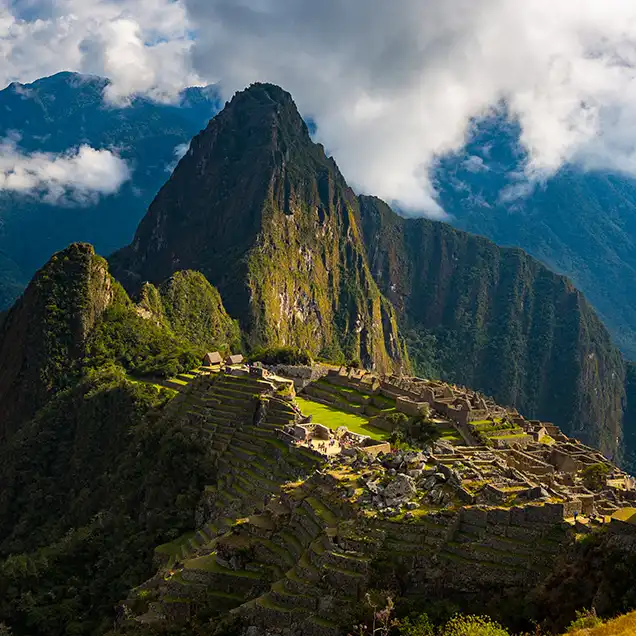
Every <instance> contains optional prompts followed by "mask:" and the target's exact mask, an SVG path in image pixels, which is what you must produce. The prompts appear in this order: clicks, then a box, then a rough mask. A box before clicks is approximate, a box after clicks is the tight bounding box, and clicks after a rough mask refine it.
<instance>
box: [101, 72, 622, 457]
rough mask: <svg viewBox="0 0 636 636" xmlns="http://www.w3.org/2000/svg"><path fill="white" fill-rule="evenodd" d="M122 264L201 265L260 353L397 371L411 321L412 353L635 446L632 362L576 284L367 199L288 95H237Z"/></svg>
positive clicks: (136, 275)
mask: <svg viewBox="0 0 636 636" xmlns="http://www.w3.org/2000/svg"><path fill="white" fill-rule="evenodd" d="M111 265H112V268H113V272H114V273H115V275H116V276H117V277H118V278H119V279H120V280H121V281H122V282H123V284H124V285H125V286H126V287H127V288H128V289H129V291H132V292H135V291H136V290H138V289H139V287H140V285H141V284H142V283H143V282H144V281H146V280H148V281H151V282H152V283H161V282H162V281H163V280H165V279H166V278H167V277H169V276H170V275H172V273H173V272H174V271H175V270H177V269H183V268H186V269H193V270H198V271H201V272H202V273H203V274H204V275H205V276H206V277H207V278H208V280H210V282H212V284H214V285H215V286H216V287H217V288H218V289H219V291H220V293H221V296H222V297H223V300H224V303H225V305H226V307H227V308H228V311H229V312H230V314H231V315H232V316H234V317H236V318H237V319H238V320H239V322H240V324H241V326H242V328H243V329H244V331H245V333H246V337H247V341H248V343H249V345H250V346H252V347H253V346H258V345H266V346H267V345H293V346H299V347H302V348H307V349H309V350H311V352H312V353H313V354H314V355H322V356H324V357H326V358H328V359H331V360H333V361H340V362H343V361H344V360H346V359H347V358H349V359H360V360H361V361H362V362H363V364H365V366H374V365H375V366H376V368H379V369H382V368H390V367H394V368H397V367H399V366H400V365H402V364H404V365H408V360H407V358H408V354H405V353H403V345H402V336H401V335H400V334H399V333H398V317H399V320H400V322H401V323H402V327H403V328H404V329H405V331H404V334H405V335H409V334H411V335H414V338H415V340H414V341H419V342H420V343H422V342H424V343H428V344H427V345H426V346H427V347H429V348H431V347H432V349H433V350H432V351H424V352H422V351H421V348H420V347H416V348H415V349H414V350H413V351H411V355H412V356H413V359H414V360H416V361H417V358H420V359H421V358H422V357H424V358H426V357H427V356H428V357H431V358H435V359H436V362H434V363H430V364H428V368H434V367H435V366H438V367H439V368H438V371H439V372H441V373H442V374H443V375H444V377H448V378H451V379H453V380H455V381H457V382H461V383H465V384H468V385H470V386H473V387H474V388H476V389H479V390H482V391H485V392H486V393H488V394H492V395H493V396H495V397H497V399H498V400H499V401H501V402H503V403H505V404H508V405H511V406H517V407H519V408H520V409H524V410H525V411H526V412H527V413H528V414H530V415H532V416H536V417H541V418H544V419H551V420H554V423H555V424H557V425H559V426H561V427H563V429H564V430H565V431H566V432H567V433H571V434H574V435H577V436H579V437H580V438H581V439H583V440H585V441H588V442H589V443H591V444H593V445H596V446H598V447H600V448H602V449H603V450H604V451H605V452H606V453H608V454H609V455H610V456H612V457H615V458H617V459H619V457H620V455H621V453H622V452H623V449H622V438H623V432H622V426H623V424H622V420H623V402H624V398H625V391H624V378H625V366H624V362H623V360H622V357H621V355H620V353H619V351H618V349H617V348H616V347H614V345H613V344H612V343H611V340H610V337H609V335H608V333H607V331H606V329H605V328H604V326H603V325H602V324H601V323H600V321H599V320H598V318H597V317H596V315H595V314H594V312H593V310H592V309H591V308H590V307H589V305H588V303H587V302H586V301H585V299H584V298H583V297H582V295H581V294H580V293H579V292H578V291H577V290H575V289H574V288H573V286H572V285H571V283H570V282H569V281H568V280H567V279H565V278H563V277H560V276H557V275H555V274H553V273H552V272H551V271H550V270H548V269H547V268H546V267H545V266H543V265H541V264H540V263H539V262H538V261H536V260H534V259H532V258H530V257H528V256H527V255H525V253H523V252H522V251H521V250H514V249H502V248H499V247H497V246H496V245H495V244H493V243H490V242H489V241H486V240H482V239H479V238H477V237H474V236H471V235H469V234H466V233H464V232H461V231H459V230H454V229H453V228H451V227H450V226H449V225H446V224H433V223H430V222H427V221H411V220H405V219H402V218H401V217H399V216H398V215H397V214H396V213H394V212H393V211H392V210H390V208H389V207H388V206H386V204H384V203H382V202H380V201H379V200H377V199H372V198H368V197H360V198H358V197H357V196H356V195H355V193H354V192H353V191H352V190H351V189H350V188H349V187H348V186H347V184H346V182H345V181H344V179H343V177H342V176H341V174H340V172H339V171H338V168H337V166H336V164H335V162H334V161H333V159H331V158H328V157H327V156H326V155H325V153H324V149H323V148H322V147H321V146H320V145H318V144H314V143H312V141H311V140H310V138H309V135H308V132H307V127H306V125H305V124H304V122H303V120H302V118H301V117H300V115H299V113H298V111H297V109H296V107H295V105H294V102H293V100H292V98H291V96H290V95H289V94H288V93H286V92H285V91H283V90H281V89H280V88H278V87H275V86H271V85H264V84H256V85H253V86H252V87H250V88H249V89H247V90H246V91H243V92H241V93H237V95H236V96H235V97H234V98H233V99H232V101H231V102H230V103H229V104H228V105H227V106H226V108H225V109H224V110H223V111H222V112H221V113H220V114H219V115H218V116H217V117H215V118H214V119H213V120H212V121H211V122H210V124H209V126H208V128H207V129H206V130H205V131H203V132H202V133H201V134H200V135H199V136H198V137H196V138H195V139H194V140H193V142H192V144H191V149H190V151H189V153H188V155H187V156H186V157H184V158H183V159H182V161H181V162H180V164H179V166H178V167H177V169H176V170H175V172H174V173H173V175H172V177H171V178H170V180H169V181H168V183H166V185H165V186H164V187H163V188H162V190H161V191H160V193H159V195H158V196H157V198H156V199H155V201H154V202H153V204H152V205H151V206H150V208H149V210H148V214H147V215H146V217H145V218H144V219H143V221H142V222H141V224H140V226H139V229H138V231H137V234H136V235H135V239H134V241H133V242H132V244H131V245H130V246H129V247H128V248H124V249H123V250H121V251H119V252H118V253H116V254H115V255H114V256H113V257H112V258H111ZM378 287H379V288H378ZM393 307H395V310H394V308H393ZM396 311H397V313H396ZM431 336H434V337H436V339H437V345H433V344H432V343H433V340H432V339H431ZM435 349H437V352H436V351H435ZM420 361H421V360H420ZM425 366H426V365H425Z"/></svg>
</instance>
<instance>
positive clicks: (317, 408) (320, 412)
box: [296, 397, 389, 441]
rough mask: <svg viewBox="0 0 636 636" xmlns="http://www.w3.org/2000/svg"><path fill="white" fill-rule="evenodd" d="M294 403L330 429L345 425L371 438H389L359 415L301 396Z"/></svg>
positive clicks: (304, 412) (385, 432) (315, 420)
mask: <svg viewBox="0 0 636 636" xmlns="http://www.w3.org/2000/svg"><path fill="white" fill-rule="evenodd" d="M296 403H297V404H298V406H299V407H300V410H301V411H302V412H303V415H311V416H312V417H313V422H314V423H315V424H322V425H323V426H327V427H329V428H330V429H332V430H336V429H337V428H338V427H339V426H346V427H347V428H348V429H349V430H350V431H351V432H352V433H359V434H360V435H368V436H369V437H371V438H372V439H377V440H381V441H384V440H386V439H388V438H389V433H388V432H387V431H383V430H382V429H380V428H376V427H375V426H371V425H370V424H369V421H368V420H367V419H366V418H364V417H361V416H360V415H354V414H353V413H345V412H344V411H339V410H338V409H336V408H333V407H331V406H325V405H324V404H319V403H318V402H312V401H311V400H306V399H304V398H301V397H297V398H296Z"/></svg>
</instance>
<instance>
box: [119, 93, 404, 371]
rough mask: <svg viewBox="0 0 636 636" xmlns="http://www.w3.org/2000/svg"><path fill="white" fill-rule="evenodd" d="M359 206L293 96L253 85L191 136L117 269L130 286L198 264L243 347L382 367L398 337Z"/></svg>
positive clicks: (394, 360)
mask: <svg viewBox="0 0 636 636" xmlns="http://www.w3.org/2000/svg"><path fill="white" fill-rule="evenodd" d="M358 212H359V210H358V202H357V199H356V197H355V194H354V193H353V192H352V190H351V189H350V188H349V187H348V186H347V184H346V182H345V180H344V179H343V177H342V175H341V174H340V172H339V171H338V169H337V167H336V165H335V163H334V162H333V161H331V160H329V159H328V158H327V157H326V155H325V153H324V150H323V148H322V146H319V145H318V144H315V143H313V142H312V140H311V137H310V136H309V130H308V128H307V125H306V124H305V122H304V121H303V119H302V117H301V116H300V113H299V112H298V109H297V108H296V104H295V103H294V100H293V99H292V97H291V95H290V94H289V93H287V92H286V91H284V90H283V89H282V88H280V87H278V86H274V85H272V84H253V85H252V86H250V87H249V88H248V89H246V90H244V91H241V92H239V93H237V94H236V95H235V96H234V97H233V99H232V100H231V101H230V102H229V103H228V104H226V107H225V108H224V110H223V111H222V112H221V113H219V114H218V115H217V116H216V117H215V118H214V119H213V120H212V121H211V122H210V124H209V125H208V127H207V128H206V130H204V131H203V132H202V133H200V134H199V135H198V136H197V137H195V139H194V140H193V141H192V143H191V145H190V149H189V151H188V153H187V154H186V156H185V157H184V158H183V159H182V160H181V162H180V163H179V165H178V166H177V168H176V170H175V171H174V173H173V175H172V177H171V179H170V181H169V182H168V183H167V184H166V185H165V186H164V188H162V190H161V191H160V193H159V194H158V196H157V198H156V199H155V201H154V202H153V203H152V205H151V206H150V208H149V210H148V214H147V215H146V217H145V218H144V220H143V221H142V223H141V225H140V226H139V229H138V231H137V233H136V235H135V239H134V241H133V243H132V245H131V246H130V247H129V248H126V249H124V250H122V251H121V252H119V253H118V254H116V255H115V256H114V257H113V260H112V266H113V271H114V272H115V275H116V276H117V277H118V278H119V279H120V280H122V281H123V282H124V284H125V285H126V286H128V288H129V289H131V290H132V291H136V290H138V289H139V287H140V285H141V284H142V283H143V282H144V281H151V282H153V283H161V282H162V281H163V280H165V279H167V278H168V277H170V276H171V275H172V274H173V273H174V272H175V271H177V270H179V269H192V270H198V271H201V272H203V274H204V275H205V276H206V277H207V279H208V280H209V281H210V282H211V283H212V284H213V285H214V286H215V287H217V288H218V289H219V291H220V292H221V295H222V297H223V301H224V303H225V306H226V307H227V309H228V312H229V313H230V314H231V315H233V316H236V317H238V318H240V320H241V323H242V325H243V327H244V328H245V330H246V331H247V333H248V338H249V340H250V344H251V345H253V346H279V345H286V346H294V347H301V348H305V349H307V350H309V351H310V352H311V353H312V354H314V355H318V354H323V355H327V356H328V357H329V358H331V359H341V361H342V362H345V361H346V360H359V361H361V362H362V363H364V364H367V365H368V366H375V367H376V368H378V369H382V370H390V369H392V368H396V367H398V366H400V365H401V363H402V360H403V351H402V344H401V340H400V338H399V336H398V333H397V326H396V320H395V316H394V313H393V309H392V308H391V306H390V305H389V303H388V302H387V301H386V299H384V298H383V297H382V295H381V294H380V292H379V290H378V288H377V286H376V284H375V283H374V281H373V278H372V276H371V273H370V271H369V268H368V265H367V261H366V257H365V253H364V246H363V245H362V240H361V232H360V230H359V228H358V221H357V219H358V216H359V214H358Z"/></svg>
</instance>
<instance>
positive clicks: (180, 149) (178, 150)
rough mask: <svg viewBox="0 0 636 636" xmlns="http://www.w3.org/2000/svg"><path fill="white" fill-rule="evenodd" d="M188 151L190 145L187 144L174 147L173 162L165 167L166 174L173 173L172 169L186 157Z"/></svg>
mask: <svg viewBox="0 0 636 636" xmlns="http://www.w3.org/2000/svg"><path fill="white" fill-rule="evenodd" d="M188 150H190V143H189V142H188V143H187V144H179V145H178V146H176V147H175V149H174V151H173V153H172V154H173V157H174V160H173V161H172V162H171V163H170V164H169V165H167V166H166V172H169V173H171V174H172V173H173V172H174V169H175V168H176V167H177V165H178V163H179V162H180V161H181V159H183V158H184V157H185V155H186V152H188Z"/></svg>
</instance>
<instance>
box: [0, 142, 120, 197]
mask: <svg viewBox="0 0 636 636" xmlns="http://www.w3.org/2000/svg"><path fill="white" fill-rule="evenodd" d="M16 142H17V139H16V138H15V137H10V138H6V139H3V140H0V192H17V193H20V194H24V195H28V196H34V197H38V198H40V199H41V200H43V201H45V202H46V203H51V204H56V205H88V204H91V203H94V202H95V201H96V199H98V198H99V196H101V195H109V194H115V193H116V192H117V191H118V190H119V188H120V187H121V186H122V185H123V184H124V183H125V182H126V181H128V180H129V179H130V176H131V175H130V170H129V168H128V166H127V164H126V162H125V161H124V160H123V159H120V158H119V157H118V156H116V155H115V154H113V153H112V152H111V151H109V150H95V149H94V148H91V147H90V146H80V147H79V148H77V149H74V150H70V151H68V152H66V153H64V154H61V155H54V154H51V153H42V152H36V153H31V154H27V153H24V152H22V151H21V150H20V149H19V148H18V146H17V143H16Z"/></svg>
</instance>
